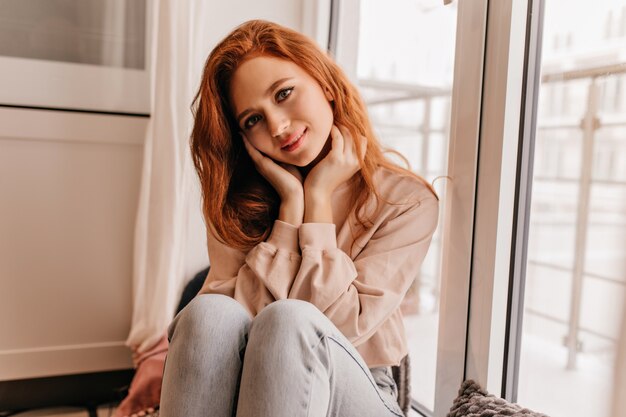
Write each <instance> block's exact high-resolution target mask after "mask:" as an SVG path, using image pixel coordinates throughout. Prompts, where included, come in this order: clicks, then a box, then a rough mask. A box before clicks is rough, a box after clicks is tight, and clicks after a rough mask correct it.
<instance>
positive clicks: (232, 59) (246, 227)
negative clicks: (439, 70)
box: [191, 20, 436, 249]
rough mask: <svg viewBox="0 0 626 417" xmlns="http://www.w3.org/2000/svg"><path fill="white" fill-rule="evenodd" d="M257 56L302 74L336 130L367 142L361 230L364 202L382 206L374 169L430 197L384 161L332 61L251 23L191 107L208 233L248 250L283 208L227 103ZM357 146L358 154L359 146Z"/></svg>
mask: <svg viewBox="0 0 626 417" xmlns="http://www.w3.org/2000/svg"><path fill="white" fill-rule="evenodd" d="M259 55H267V56H272V57H275V58H281V59H285V60H288V61H291V62H294V63H295V64H297V65H298V66H300V67H301V68H302V69H304V70H305V71H306V72H307V73H308V74H309V75H310V76H311V77H313V78H314V79H315V80H316V81H317V82H318V83H319V84H320V86H321V87H322V88H323V89H324V90H327V91H329V92H330V94H331V95H332V97H333V117H334V123H335V124H340V125H343V126H345V127H346V128H347V129H348V130H349V131H350V133H351V134H352V136H353V137H359V136H361V135H362V136H365V137H366V138H367V147H366V149H367V151H366V154H365V156H364V157H363V158H362V160H363V162H362V166H361V170H360V171H359V173H357V174H356V176H355V177H357V178H356V181H355V183H354V184H355V186H354V188H353V200H355V204H356V213H357V220H358V222H359V223H360V224H361V225H362V226H363V227H365V228H368V227H371V225H372V222H371V220H370V219H366V218H364V216H363V214H362V213H361V211H360V209H361V208H362V206H363V205H364V204H365V202H366V201H367V199H368V198H369V197H370V196H371V195H375V196H376V198H377V199H378V200H377V201H378V204H379V203H380V200H384V199H383V198H382V197H381V196H380V194H379V193H378V191H377V190H376V188H375V185H374V181H373V175H374V172H375V171H376V170H377V169H378V168H379V167H386V168H388V169H391V170H393V171H395V172H397V173H399V174H401V175H403V176H412V177H415V178H418V179H419V180H420V181H422V182H423V183H424V184H425V185H427V186H428V188H430V190H431V191H432V192H433V194H435V192H434V190H433V189H432V187H431V186H430V184H428V183H427V182H426V181H425V180H424V179H423V178H422V177H420V176H418V175H417V174H415V173H413V172H411V171H410V170H408V169H405V168H401V167H399V166H398V165H396V164H395V163H393V162H392V161H390V160H389V159H387V158H386V157H385V156H384V154H383V151H382V149H381V146H380V144H379V142H378V140H377V139H376V137H375V135H374V132H373V129H372V126H371V124H370V121H369V118H368V116H367V111H366V108H365V105H364V104H363V101H362V100H361V97H360V95H359V93H358V91H357V89H356V88H355V87H354V86H353V85H352V83H351V82H350V81H349V79H348V78H347V77H346V75H345V74H344V73H343V71H342V70H341V68H339V66H338V65H337V64H336V63H335V62H334V61H333V60H332V59H331V58H330V57H328V56H327V55H326V54H325V53H324V52H323V51H322V50H321V49H319V48H318V47H317V45H316V44H315V43H314V42H313V41H312V40H310V39H309V38H307V37H306V36H304V35H302V34H300V33H298V32H296V31H294V30H291V29H288V28H286V27H283V26H280V25H278V24H275V23H272V22H267V21H263V20H251V21H248V22H245V23H243V24H241V25H240V26H238V27H237V28H235V30H234V31H233V32H231V33H230V34H229V35H228V36H226V38H224V39H223V40H222V41H221V42H220V43H219V44H218V45H217V46H216V47H215V48H214V49H213V51H211V53H210V55H209V57H208V59H207V61H206V64H205V66H204V72H203V75H202V82H201V84H200V88H199V90H198V92H197V94H196V96H195V98H194V101H193V104H192V109H193V112H194V116H195V122H194V126H193V131H192V133H191V152H192V156H193V161H194V165H195V167H196V171H197V172H198V176H199V177H200V184H201V187H202V200H203V212H204V217H205V220H206V222H207V227H212V228H213V229H214V232H215V233H217V236H218V238H220V239H221V240H222V241H223V242H224V243H225V244H227V245H229V246H231V247H235V248H238V249H247V248H251V247H252V246H254V245H256V244H258V243H259V242H261V241H264V240H265V239H266V238H267V237H268V235H269V233H270V231H271V227H272V224H273V222H274V220H275V219H276V218H277V217H278V209H279V206H280V198H279V196H278V194H277V192H276V191H275V190H274V188H273V187H272V186H271V185H270V184H269V183H268V182H267V181H266V180H265V178H263V176H262V175H261V174H259V173H258V172H257V170H256V168H255V167H254V164H253V162H252V160H251V159H250V156H249V155H248V153H247V152H246V150H245V148H244V146H243V142H242V139H241V138H240V137H239V134H238V132H239V128H238V126H237V122H236V121H235V118H234V114H233V111H232V108H231V104H230V100H229V97H230V91H229V84H230V80H231V78H232V76H233V74H234V72H235V71H236V69H237V68H238V67H239V65H240V64H241V63H242V62H243V61H244V60H246V59H250V58H252V57H255V56H259ZM355 143H356V145H357V152H358V153H359V155H362V149H360V144H359V142H358V141H355ZM435 195H436V194H435ZM385 201H386V200H385Z"/></svg>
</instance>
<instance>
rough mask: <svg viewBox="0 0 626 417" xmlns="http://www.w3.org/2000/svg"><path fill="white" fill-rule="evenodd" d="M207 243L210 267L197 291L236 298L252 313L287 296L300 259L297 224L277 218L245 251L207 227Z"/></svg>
mask: <svg viewBox="0 0 626 417" xmlns="http://www.w3.org/2000/svg"><path fill="white" fill-rule="evenodd" d="M207 246H208V251H209V261H210V263H211V268H210V269H209V275H208V276H207V279H206V281H205V283H204V285H203V287H202V289H201V290H200V293H203V294H210V293H214V294H224V295H227V296H229V297H232V298H235V299H236V300H237V301H239V302H240V303H242V304H243V305H244V306H246V307H247V308H248V310H249V311H250V313H251V314H253V315H256V314H257V313H258V312H259V311H261V310H262V309H263V307H265V306H266V305H267V304H269V303H271V302H272V301H275V300H280V299H283V298H287V295H288V291H289V288H290V287H291V284H292V282H293V279H294V277H295V275H296V273H297V271H298V268H299V266H300V259H301V256H300V248H299V246H298V228H297V227H295V226H293V225H291V224H289V223H286V222H283V221H280V220H276V221H275V222H274V225H273V228H272V232H271V233H270V236H269V237H268V238H267V240H266V241H264V242H260V243H259V244H257V245H256V246H255V247H253V248H252V249H251V250H249V251H248V252H247V253H246V252H244V251H241V250H237V249H235V248H232V247H229V246H227V245H225V244H224V243H222V242H220V241H219V240H218V239H217V237H216V234H215V231H214V230H213V228H212V227H208V228H207Z"/></svg>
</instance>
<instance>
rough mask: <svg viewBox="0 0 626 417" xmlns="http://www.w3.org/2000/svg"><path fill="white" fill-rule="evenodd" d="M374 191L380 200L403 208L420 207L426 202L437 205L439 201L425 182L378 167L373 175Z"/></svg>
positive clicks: (415, 177) (409, 175)
mask: <svg viewBox="0 0 626 417" xmlns="http://www.w3.org/2000/svg"><path fill="white" fill-rule="evenodd" d="M374 183H375V186H376V190H377V191H378V193H379V194H380V196H381V197H382V198H384V199H385V200H388V201H389V202H390V203H392V205H400V206H404V207H405V208H408V207H411V206H416V205H420V203H421V202H426V201H428V202H429V203H430V204H433V203H438V201H439V199H438V197H437V195H436V194H435V193H434V191H433V189H432V187H430V186H429V185H427V183H426V180H424V179H421V178H420V177H417V176H415V175H411V174H410V173H408V172H407V173H399V172H396V171H393V170H391V169H389V168H385V167H380V168H378V170H377V171H376V172H375V173H374Z"/></svg>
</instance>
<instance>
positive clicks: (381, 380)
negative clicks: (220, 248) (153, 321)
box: [160, 294, 403, 417]
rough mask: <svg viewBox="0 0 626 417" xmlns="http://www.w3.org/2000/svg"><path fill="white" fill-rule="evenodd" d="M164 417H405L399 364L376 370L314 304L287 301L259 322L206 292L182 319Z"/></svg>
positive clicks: (169, 364)
mask: <svg viewBox="0 0 626 417" xmlns="http://www.w3.org/2000/svg"><path fill="white" fill-rule="evenodd" d="M168 336H169V340H170V347H169V351H168V355H167V359H166V362H165V370H164V375H163V385H162V390H161V405H160V417H183V416H184V417H209V416H210V417H232V416H238V417H248V416H250V417H300V416H303V417H304V416H310V417H317V416H320V417H321V416H346V417H349V416H358V417H368V416H372V417H374V416H375V417H386V416H389V417H400V416H403V413H402V410H401V409H400V407H399V406H398V403H397V388H396V384H395V382H394V380H393V377H392V374H391V368H390V367H381V368H373V369H368V367H367V365H366V364H365V362H364V361H363V359H362V358H361V356H360V355H359V353H358V352H357V351H356V349H355V348H354V346H352V344H351V343H350V342H349V341H348V340H347V339H346V337H345V336H344V335H343V334H342V333H341V332H340V331H339V330H338V329H337V328H336V327H335V325H334V324H333V323H332V322H331V321H330V320H329V319H328V318H327V317H326V316H325V315H324V314H323V313H321V312H320V311H319V310H318V309H317V308H316V307H315V306H314V305H313V304H311V303H308V302H306V301H300V300H280V301H276V302H274V303H272V304H270V305H268V306H267V307H265V308H264V309H263V310H262V311H261V312H260V313H259V314H258V315H257V316H256V317H255V318H254V319H251V318H250V316H249V314H248V312H247V311H246V310H245V308H244V307H243V306H242V305H241V304H239V302H237V301H236V300H235V299H233V298H230V297H227V296H224V295H218V294H203V295H198V296H196V297H195V298H194V299H193V300H192V301H191V302H190V303H189V305H187V307H185V308H184V309H183V310H182V311H181V312H180V313H179V314H178V315H177V316H176V317H175V318H174V320H173V321H172V323H171V324H170V326H169V329H168Z"/></svg>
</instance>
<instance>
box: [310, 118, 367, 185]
mask: <svg viewBox="0 0 626 417" xmlns="http://www.w3.org/2000/svg"><path fill="white" fill-rule="evenodd" d="M330 136H331V140H332V149H331V150H330V152H328V155H326V157H324V159H322V160H321V161H320V162H319V163H318V164H317V165H316V166H315V167H314V168H313V169H312V170H311V172H309V174H308V175H307V177H306V179H305V181H304V193H305V195H306V194H307V193H313V194H320V193H321V194H323V195H326V196H328V197H330V195H332V193H333V191H335V189H336V188H337V187H338V186H339V185H341V184H342V183H344V182H345V181H348V180H349V179H350V178H352V176H353V175H354V174H356V173H357V172H358V171H359V170H360V169H361V160H360V159H359V156H358V155H357V152H356V146H355V143H354V138H353V137H352V135H351V134H350V131H349V130H348V129H347V128H345V127H344V126H337V125H333V127H332V128H331V130H330ZM359 140H360V141H361V147H362V153H363V155H365V147H366V146H367V141H366V139H365V137H364V136H360V137H359Z"/></svg>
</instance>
